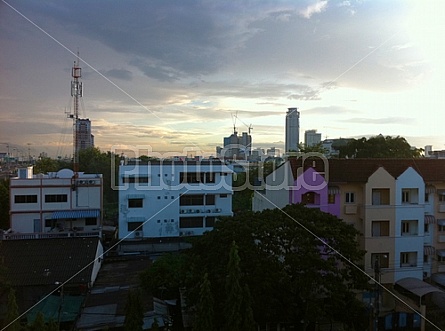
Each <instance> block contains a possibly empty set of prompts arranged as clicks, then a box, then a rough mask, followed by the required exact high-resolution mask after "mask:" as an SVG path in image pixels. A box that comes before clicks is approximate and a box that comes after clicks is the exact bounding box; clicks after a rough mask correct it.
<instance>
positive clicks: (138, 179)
mask: <svg viewBox="0 0 445 331" xmlns="http://www.w3.org/2000/svg"><path fill="white" fill-rule="evenodd" d="M122 181H123V182H124V183H131V184H135V183H142V184H147V183H149V182H150V179H149V177H148V176H134V175H133V176H132V175H130V176H125V177H123V178H122Z"/></svg>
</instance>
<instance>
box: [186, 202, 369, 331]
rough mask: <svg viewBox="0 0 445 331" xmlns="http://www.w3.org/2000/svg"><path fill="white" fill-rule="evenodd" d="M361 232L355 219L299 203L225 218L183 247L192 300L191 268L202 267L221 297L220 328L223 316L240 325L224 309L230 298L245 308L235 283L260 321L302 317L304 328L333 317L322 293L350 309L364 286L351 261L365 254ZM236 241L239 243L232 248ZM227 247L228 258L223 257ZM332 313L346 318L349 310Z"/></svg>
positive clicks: (293, 320) (195, 296) (194, 280)
mask: <svg viewBox="0 0 445 331" xmlns="http://www.w3.org/2000/svg"><path fill="white" fill-rule="evenodd" d="M314 234H316V236H314ZM358 235H359V233H358V232H357V231H356V230H355V229H354V227H353V226H351V225H347V224H346V223H344V222H343V221H341V220H339V219H338V218H336V217H335V216H333V215H330V214H326V213H323V212H321V211H319V210H315V209H310V208H306V207H304V206H303V205H290V206H287V207H285V208H284V209H283V210H282V211H280V210H265V211H263V212H261V213H259V212H256V213H253V212H248V213H244V214H240V215H238V216H235V217H233V218H227V219H224V220H222V221H220V222H218V223H217V224H216V226H215V228H214V230H213V231H210V232H207V233H205V234H204V235H203V236H201V237H198V238H196V239H195V240H194V241H193V246H192V248H191V249H190V250H188V251H186V252H185V254H186V255H187V257H188V258H189V261H188V263H189V266H190V271H189V273H190V277H189V280H188V286H187V289H188V293H187V297H188V299H189V305H193V304H194V303H196V302H198V297H199V295H198V293H197V290H196V288H194V285H193V284H196V283H198V282H199V281H197V279H198V277H199V276H198V275H194V271H198V270H204V268H205V269H206V270H207V272H208V278H209V281H210V282H211V284H212V285H213V286H212V292H213V297H214V298H216V297H218V298H226V300H218V301H215V303H214V312H215V320H214V321H215V324H214V326H215V327H217V328H218V327H219V328H220V327H222V326H223V325H225V321H227V320H230V321H231V323H232V326H233V329H235V328H236V327H240V326H241V324H240V323H241V321H239V319H238V317H237V315H236V314H235V313H233V315H231V312H230V309H228V308H226V307H227V306H228V305H227V304H226V303H227V302H229V301H230V302H232V303H233V307H238V308H237V309H238V311H244V309H242V308H240V307H239V304H237V302H236V300H234V298H241V299H239V302H242V298H243V297H244V296H245V295H243V293H244V291H243V292H240V287H239V284H246V285H247V286H248V288H249V289H250V292H251V295H252V300H251V307H252V310H253V316H254V320H255V321H256V322H257V323H258V324H262V325H264V324H266V323H281V322H286V323H291V324H294V325H297V326H298V325H299V323H300V321H304V325H303V326H301V325H299V326H298V328H299V329H304V328H306V327H307V326H309V325H311V324H315V323H316V322H317V321H320V320H321V319H326V318H330V317H331V311H330V308H329V309H328V308H327V306H326V299H327V298H329V300H331V302H335V303H336V309H338V311H341V310H344V311H348V309H349V308H348V306H347V304H349V305H351V304H354V303H355V302H356V301H355V294H354V291H353V290H354V289H364V288H366V287H367V282H366V278H365V277H364V275H363V273H361V272H360V271H359V270H357V268H356V267H354V266H353V265H352V263H359V261H362V258H363V255H364V252H363V251H361V250H359V249H358V248H357V247H358V245H357V241H356V238H357V236H358ZM233 242H236V243H237V244H236V245H237V246H238V247H236V248H237V249H236V250H234V248H233ZM215 243H218V245H215ZM228 250H230V251H231V254H230V258H229V257H226V258H225V256H227V254H225V252H227V251H228ZM235 252H236V254H235ZM337 252H338V253H340V254H342V255H339V254H337ZM236 255H238V258H236ZM341 256H345V257H347V258H348V261H344V260H343V259H342V257H341ZM237 264H238V268H239V271H240V272H239V273H238V272H237V271H236V270H237V268H236V267H235V266H236V265H237ZM229 265H230V268H229V267H228V266H229ZM228 270H232V271H230V272H229V276H228V277H227V279H226V277H224V276H223V275H227V272H228ZM237 279H238V285H236V283H237V282H236V280H237ZM226 284H231V285H230V286H229V285H226ZM226 286H227V287H226ZM240 293H241V296H240ZM229 298H230V299H229ZM222 312H224V313H222ZM244 314H245V313H244ZM230 316H232V317H230ZM335 318H336V319H337V320H338V321H341V322H345V323H349V318H348V316H344V315H339V316H335Z"/></svg>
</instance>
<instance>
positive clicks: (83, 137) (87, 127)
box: [76, 118, 94, 152]
mask: <svg viewBox="0 0 445 331" xmlns="http://www.w3.org/2000/svg"><path fill="white" fill-rule="evenodd" d="M76 139H77V144H76V146H77V148H78V150H77V152H79V151H81V150H83V149H87V148H90V147H94V136H93V135H92V134H91V121H90V120H89V119H88V118H78V119H77V120H76Z"/></svg>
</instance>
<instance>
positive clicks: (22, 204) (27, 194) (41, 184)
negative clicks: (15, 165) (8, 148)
mask: <svg viewBox="0 0 445 331" xmlns="http://www.w3.org/2000/svg"><path fill="white" fill-rule="evenodd" d="M102 196H103V180H102V175H101V174H84V173H82V172H80V173H77V174H76V176H75V175H74V173H73V171H72V170H69V169H63V170H60V171H58V172H52V173H48V174H45V175H44V174H37V175H34V174H33V168H32V167H28V168H22V169H19V173H18V177H15V178H11V181H10V220H11V224H10V226H11V228H10V231H9V233H8V234H7V235H5V236H7V237H10V238H13V237H17V238H18V237H20V238H25V237H27V238H33V237H41V238H48V237H51V236H90V235H91V236H97V235H100V232H101V226H102V209H103V201H102Z"/></svg>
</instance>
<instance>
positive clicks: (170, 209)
mask: <svg viewBox="0 0 445 331" xmlns="http://www.w3.org/2000/svg"><path fill="white" fill-rule="evenodd" d="M232 173H233V171H232V170H230V169H229V168H228V167H227V166H226V165H225V164H224V163H222V162H221V161H220V160H216V159H215V160H201V161H171V160H162V161H150V162H139V161H133V162H131V161H130V162H129V163H128V164H125V165H121V166H120V167H119V185H120V187H121V189H120V190H119V238H120V239H125V240H135V239H136V240H137V239H143V238H158V239H159V238H179V237H186V236H197V235H202V234H203V233H204V232H205V231H210V230H212V229H213V226H214V224H215V222H216V221H217V220H218V218H219V217H221V216H231V215H232V193H233V192H232Z"/></svg>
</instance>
